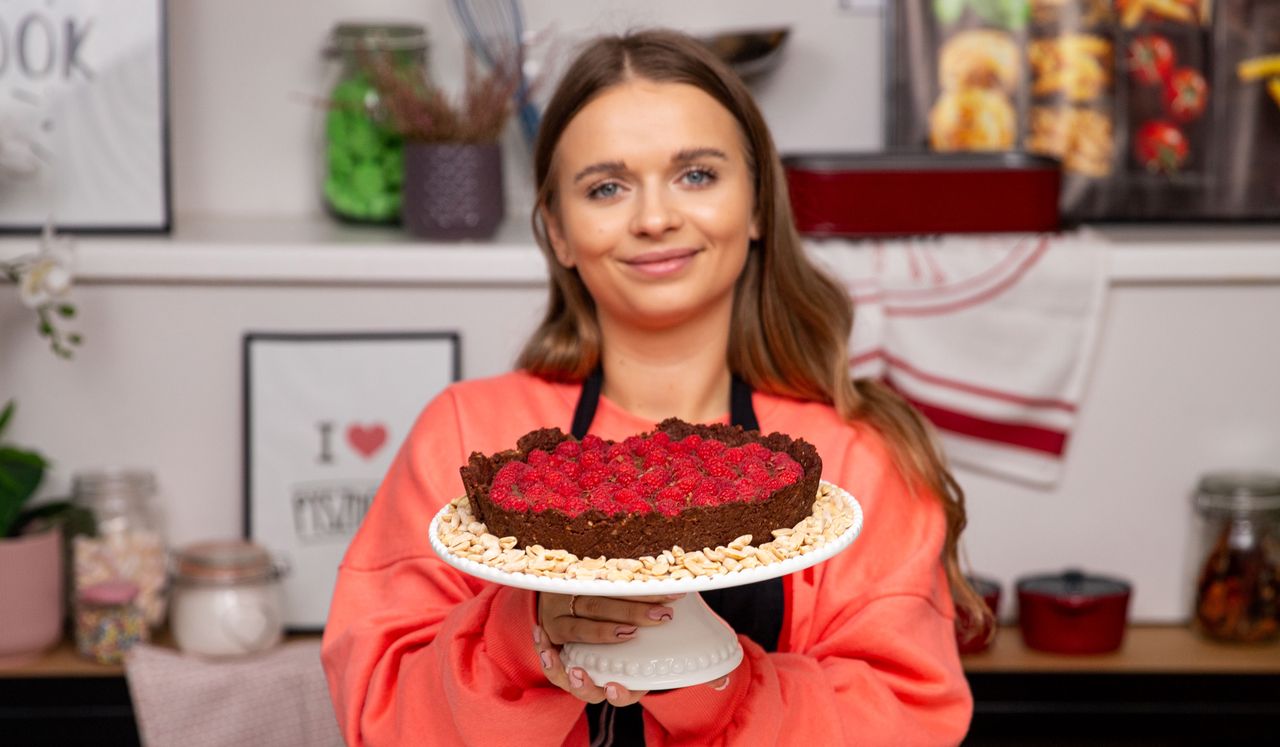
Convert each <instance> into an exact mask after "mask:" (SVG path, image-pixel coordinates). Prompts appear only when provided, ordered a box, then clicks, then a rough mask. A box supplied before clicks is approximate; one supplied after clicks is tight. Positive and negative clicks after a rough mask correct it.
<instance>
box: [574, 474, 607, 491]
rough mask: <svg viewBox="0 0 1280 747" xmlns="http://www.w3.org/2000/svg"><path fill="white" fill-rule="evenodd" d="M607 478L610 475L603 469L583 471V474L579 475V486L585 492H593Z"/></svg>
mask: <svg viewBox="0 0 1280 747" xmlns="http://www.w3.org/2000/svg"><path fill="white" fill-rule="evenodd" d="M607 477H608V473H607V472H605V471H604V470H603V469H591V470H583V471H582V474H580V475H578V485H579V486H581V487H582V488H583V489H584V490H591V489H592V488H594V487H595V486H597V485H599V484H601V483H603V482H604V481H605V479H606V478H607Z"/></svg>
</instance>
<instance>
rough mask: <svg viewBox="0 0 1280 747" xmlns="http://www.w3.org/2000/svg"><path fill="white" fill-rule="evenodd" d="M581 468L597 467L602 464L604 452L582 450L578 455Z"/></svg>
mask: <svg viewBox="0 0 1280 747" xmlns="http://www.w3.org/2000/svg"><path fill="white" fill-rule="evenodd" d="M578 461H579V462H581V463H582V467H583V469H598V468H600V467H603V466H604V454H603V453H602V452H600V451H585V450H584V451H583V452H582V456H580V457H578Z"/></svg>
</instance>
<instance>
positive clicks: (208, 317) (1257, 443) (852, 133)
mask: <svg viewBox="0 0 1280 747" xmlns="http://www.w3.org/2000/svg"><path fill="white" fill-rule="evenodd" d="M169 5H170V32H171V66H172V94H171V95H172V102H171V110H172V119H173V145H174V149H173V171H174V176H175V185H174V199H175V204H176V206H177V208H178V213H179V227H180V228H181V225H182V223H181V220H182V215H183V214H192V213H200V214H214V215H234V216H247V215H268V216H291V215H307V214H310V213H312V212H314V211H315V208H316V204H315V201H314V198H313V193H314V185H315V183H316V178H315V175H314V166H315V159H314V158H313V156H312V150H311V141H310V140H309V138H310V137H311V133H312V126H313V125H314V123H315V121H316V119H317V118H316V115H315V112H314V111H312V110H311V109H310V108H309V107H308V105H307V104H306V103H304V102H303V100H302V99H303V98H304V97H306V96H312V95H315V94H316V93H318V92H319V91H320V90H321V88H320V86H321V80H322V77H323V73H322V66H321V64H320V60H319V54H318V48H319V45H320V41H321V39H322V38H323V36H324V34H325V33H326V31H327V30H328V29H329V27H330V26H331V25H332V23H333V21H334V20H335V19H338V18H342V17H346V16H349V15H351V16H360V17H382V18H394V17H410V18H421V19H424V20H425V21H426V22H427V23H428V24H429V25H430V26H431V29H432V37H433V39H434V40H435V48H436V53H435V58H436V59H437V60H440V61H441V64H440V67H441V69H442V72H441V74H442V76H443V75H444V74H445V72H444V69H445V68H446V66H447V61H448V60H450V59H453V60H457V59H460V57H459V55H460V45H459V43H458V40H457V39H456V38H455V35H454V32H453V30H452V26H451V22H450V20H449V17H448V13H447V11H446V9H445V7H444V4H443V3H441V2H433V3H426V2H421V1H419V2H404V1H392V0H379V1H378V2H362V3H359V4H357V3H355V2H345V3H344V2H337V1H336V0H314V1H311V2H304V0H287V1H286V0H274V1H273V2H262V1H261V0H254V1H253V2H249V1H248V0H218V1H217V2H213V1H212V0H204V1H199V0H174V1H173V2H171V3H170V4H169ZM526 5H527V6H528V7H529V15H530V17H531V18H532V23H531V25H532V26H534V27H538V26H541V25H545V24H546V23H548V22H549V21H550V20H551V19H552V18H553V17H554V18H555V19H556V21H557V23H559V24H562V27H563V29H565V30H566V31H572V30H578V29H583V28H600V27H604V28H608V29H620V28H624V27H625V26H627V25H630V24H632V23H639V22H647V21H667V22H672V21H677V20H678V21H681V22H683V23H684V25H686V26H687V27H690V28H711V27H713V26H717V25H723V26H743V25H749V24H754V23H775V22H790V23H792V24H793V26H794V28H795V35H794V38H793V39H792V42H793V44H792V47H791V49H790V54H789V59H788V60H787V61H786V63H785V64H784V65H783V66H782V67H781V68H780V69H779V70H778V71H777V74H776V76H775V77H774V78H772V79H770V80H769V81H767V82H765V83H763V84H762V85H760V86H759V88H758V93H759V96H760V99H761V102H762V105H763V107H764V109H765V112H766V114H767V115H768V117H769V119H770V123H771V125H772V126H773V128H774V131H775V134H776V136H777V138H778V140H779V142H780V143H781V145H782V147H783V149H799V148H806V149H812V148H824V147H825V148H856V147H872V146H874V145H876V144H877V143H878V142H879V117H880V110H881V101H882V96H881V94H880V78H879V76H880V67H879V54H880V53H879V43H878V23H879V21H878V18H877V17H875V16H865V15H850V14H847V13H844V12H838V11H837V10H836V6H837V2H836V0H830V1H829V2H828V1H827V0H803V1H799V0H793V2H788V3H776V2H769V1H767V0H750V1H746V0H740V1H724V0H719V1H716V2H710V1H708V0H702V1H701V2H690V1H689V0H679V1H676V0H661V1H660V2H649V3H643V4H642V3H638V2H619V1H616V0H615V1H611V2H589V1H588V0H556V1H555V2H552V0H526ZM454 69H455V71H456V65H455V67H454ZM513 147H514V146H513ZM1275 237H1276V238H1275V239H1274V240H1271V241H1269V245H1268V246H1267V247H1266V248H1262V249H1259V250H1258V251H1267V252H1276V251H1280V231H1277V232H1275ZM1208 246H1209V245H1208V244H1206V248H1208ZM476 250H477V251H483V247H477V248H476ZM81 251H82V252H86V253H87V252H92V251H93V244H92V242H91V241H86V242H82V250H81ZM406 251H429V249H424V248H423V247H421V246H418V247H407V248H406ZM1272 277H1273V278H1274V275H1272ZM2 291H3V289H0V397H7V396H16V397H17V398H18V399H19V400H20V403H21V405H20V406H21V410H20V415H19V418H18V420H17V422H16V423H15V424H14V429H13V433H12V434H11V435H12V436H13V438H14V439H15V440H16V441H18V442H20V443H24V444H29V445H32V446H35V447H38V448H40V449H42V450H43V451H45V452H47V453H48V455H49V456H50V457H52V458H53V459H54V460H55V461H56V467H55V469H54V470H53V472H52V474H51V476H50V481H49V483H48V486H47V489H46V490H45V494H46V495H55V494H62V493H65V492H66V490H67V486H68V483H69V479H70V474H71V473H72V472H73V471H76V470H79V469H85V468H91V467H95V466H101V465H107V464H134V465H142V466H148V467H151V468H154V469H155V470H156V471H157V472H158V474H159V477H160V480H161V484H162V486H163V490H164V493H165V495H166V498H167V501H168V514H169V524H170V531H171V538H172V539H173V541H175V542H177V543H183V542H188V541H192V540H195V539H201V538H208V537H214V536H220V535H222V536H225V535H235V534H237V533H238V531H239V528H240V526H241V483H240V480H241V447H240V402H241V399H240V397H241V391H240V386H241V382H240V358H239V355H240V339H241V335H242V334H243V333H244V332H246V331H250V330H264V331H265V330H272V331H285V330H312V331H314V330H321V331H334V330H379V329H382V330H385V329H405V328H420V329H431V328H451V329H459V330H461V332H462V335H463V340H464V342H463V352H464V361H463V363H464V374H465V375H467V376H483V375H488V374H494V373H498V372H501V371H503V370H506V369H507V368H508V367H509V366H510V363H511V360H512V358H513V356H514V354H515V352H516V349H517V347H518V345H519V343H520V341H521V340H522V338H523V336H524V335H525V334H527V332H528V331H529V329H530V328H531V327H532V325H533V323H534V321H535V319H536V317H537V315H538V313H539V311H540V309H541V304H542V300H543V291H542V289H540V288H535V287H527V286H520V287H512V286H506V287H503V286H497V285H482V286H470V287H454V288H449V287H440V286H438V285H435V286H433V285H430V284H417V285H414V284H409V285H396V286H394V287H390V286H384V287H378V286H369V285H360V284H347V283H342V282H335V283H330V284H324V285H308V286H296V285H284V284H230V285H227V284H213V283H151V284H136V283H128V282H111V283H102V284H89V285H83V286H81V287H79V288H78V289H77V290H76V301H77V302H78V304H79V306H80V308H81V312H82V322H81V324H82V326H81V329H82V330H83V332H84V334H85V337H86V347H85V348H84V350H83V351H82V352H81V353H80V354H79V355H78V356H77V359H76V360H74V361H72V362H65V361H61V360H57V359H55V358H53V357H52V356H51V355H50V354H49V353H48V352H47V351H46V350H45V349H44V347H43V346H42V345H41V343H40V342H39V340H38V339H37V338H36V336H35V335H34V332H33V330H32V329H31V326H32V322H31V319H30V316H29V314H27V313H26V312H25V310H24V309H23V308H22V307H21V306H20V305H19V304H18V302H17V300H16V294H13V293H5V292H2ZM1277 318H1280V285H1277V284H1275V281H1274V280H1272V281H1270V282H1267V283H1261V284H1242V285H1229V284H1218V285H1213V284H1209V285H1200V284H1195V283H1187V284H1165V285H1154V286H1144V285H1126V286H1122V287H1118V288H1115V289H1114V290H1113V295H1112V297H1111V301H1110V308H1109V312H1108V319H1107V322H1106V325H1105V328H1104V329H1105V331H1104V337H1103V340H1102V343H1101V350H1100V353H1099V355H1098V358H1097V363H1096V370H1095V374H1094V377H1093V382H1092V384H1091V387H1090V390H1089V392H1088V396H1087V398H1086V400H1085V403H1084V406H1083V409H1082V411H1081V414H1080V424H1079V428H1078V431H1077V434H1076V436H1075V438H1074V440H1073V442H1072V444H1071V446H1070V451H1069V458H1068V464H1067V470H1066V474H1065V477H1064V479H1063V480H1062V482H1061V484H1060V485H1059V486H1058V487H1057V488H1056V489H1053V490H1047V491H1046V490H1036V489H1030V488H1026V487H1024V486H1021V485H1017V484H1013V483H1009V482H1005V481H1002V480H997V479H992V478H989V477H985V476H982V475H977V474H972V473H967V472H966V473H962V474H961V475H960V476H961V479H962V481H963V483H964V486H965V487H966V489H967V490H968V492H969V496H970V511H971V527H970V530H969V532H968V535H967V538H966V545H967V547H968V553H969V556H970V558H971V559H972V561H973V565H974V567H975V568H976V570H978V571H979V572H982V573H984V574H988V575H992V576H994V577H996V578H998V579H1001V580H1002V581H1004V582H1005V590H1006V592H1008V591H1009V589H1010V584H1011V582H1012V580H1013V579H1014V578H1016V577H1017V576H1019V575H1022V574H1024V573H1027V572H1031V571H1039V570H1045V569H1058V568H1061V567H1063V566H1065V565H1069V564H1071V565H1081V566H1084V567H1085V568H1087V569H1090V570H1094V571H1105V572H1109V573H1114V574H1117V575H1121V576H1125V577H1127V578H1129V579H1131V580H1133V581H1134V582H1135V583H1136V587H1137V596H1136V599H1135V605H1134V614H1135V617H1136V618H1138V619H1144V620H1175V619H1181V618H1182V617H1183V616H1184V604H1185V601H1184V599H1183V597H1184V594H1183V590H1184V589H1185V588H1186V580H1185V578H1184V575H1183V569H1182V564H1183V559H1184V557H1185V547H1186V544H1185V535H1186V532H1187V527H1188V522H1189V519H1190V509H1189V507H1188V503H1187V501H1188V497H1189V492H1190V490H1191V488H1192V487H1193V485H1194V483H1195V480H1196V476H1197V475H1198V474H1199V473H1200V472H1202V471H1204V470H1207V469H1210V468H1214V467H1219V466H1223V465H1245V466H1265V467H1270V468H1272V469H1280V426H1278V425H1277V424H1280V394H1278V393H1277V388H1276V383H1275V381H1276V377H1275V372H1276V371H1278V370H1280V336H1277V335H1275V334H1274V333H1268V332H1266V331H1265V329H1267V327H1269V326H1270V325H1271V324H1273V323H1274V321H1275V320H1276V319H1277Z"/></svg>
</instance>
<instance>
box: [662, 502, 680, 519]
mask: <svg viewBox="0 0 1280 747" xmlns="http://www.w3.org/2000/svg"><path fill="white" fill-rule="evenodd" d="M683 509H684V503H683V502H677V501H658V513H660V514H662V515H663V516H675V515H676V514H678V513H680V511H681V510H683Z"/></svg>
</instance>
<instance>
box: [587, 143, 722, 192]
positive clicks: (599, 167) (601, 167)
mask: <svg viewBox="0 0 1280 747" xmlns="http://www.w3.org/2000/svg"><path fill="white" fill-rule="evenodd" d="M700 158H719V159H720V160H722V161H728V160H729V157H728V156H726V155H725V153H724V151H722V150H720V149H719V148H685V149H684V150H681V151H679V152H678V153H676V154H675V155H674V156H672V157H671V162H672V163H688V162H690V161H697V160H698V159H700ZM626 170H627V164H626V163H624V162H622V161H601V162H599V163H593V164H591V165H590V166H587V167H586V168H584V169H583V170H581V171H579V172H578V173H576V174H574V175H573V183H574V184H577V183H578V182H580V181H582V180H583V179H585V178H587V177H588V176H591V175H592V174H616V173H618V172H620V171H626Z"/></svg>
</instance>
